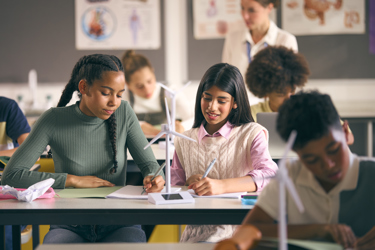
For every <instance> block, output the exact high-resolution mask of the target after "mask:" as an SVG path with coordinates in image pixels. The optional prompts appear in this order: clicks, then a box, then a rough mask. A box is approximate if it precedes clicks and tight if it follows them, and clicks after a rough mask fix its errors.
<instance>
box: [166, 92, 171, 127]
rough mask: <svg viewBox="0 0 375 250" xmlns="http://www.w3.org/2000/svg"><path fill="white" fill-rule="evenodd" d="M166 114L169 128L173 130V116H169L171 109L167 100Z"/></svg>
mask: <svg viewBox="0 0 375 250" xmlns="http://www.w3.org/2000/svg"><path fill="white" fill-rule="evenodd" d="M165 113H167V122H168V126H169V128H172V121H171V116H170V114H169V108H168V101H167V98H165Z"/></svg>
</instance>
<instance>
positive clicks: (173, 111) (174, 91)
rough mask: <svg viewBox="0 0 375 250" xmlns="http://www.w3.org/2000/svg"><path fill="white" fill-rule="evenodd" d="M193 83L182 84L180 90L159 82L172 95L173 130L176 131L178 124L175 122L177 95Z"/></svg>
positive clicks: (172, 137) (172, 136)
mask: <svg viewBox="0 0 375 250" xmlns="http://www.w3.org/2000/svg"><path fill="white" fill-rule="evenodd" d="M190 83H191V81H189V82H187V83H186V84H185V85H184V86H182V88H180V89H179V90H172V89H171V88H169V87H167V86H165V85H164V84H162V83H160V82H158V84H159V85H160V86H161V87H162V88H163V89H165V90H166V91H168V93H169V95H170V96H171V98H172V107H171V120H172V124H171V130H172V131H176V124H175V121H176V96H177V95H178V94H179V93H180V92H181V91H182V90H184V89H185V88H186V87H187V86H189V84H190ZM170 139H171V141H172V142H173V139H174V135H173V134H172V135H171V137H170Z"/></svg>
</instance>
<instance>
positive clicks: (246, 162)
mask: <svg viewBox="0 0 375 250" xmlns="http://www.w3.org/2000/svg"><path fill="white" fill-rule="evenodd" d="M198 131H199V128H194V129H191V130H188V131H186V132H185V133H184V134H185V135H186V136H188V137H191V138H193V139H195V140H196V141H197V142H198ZM261 131H264V132H265V133H266V137H267V140H268V131H267V130H266V129H265V128H264V127H262V126H261V125H259V124H258V123H255V122H251V123H248V124H245V125H242V126H239V127H234V128H233V129H232V131H231V133H230V135H229V138H228V139H226V138H225V137H223V136H219V137H204V138H203V139H202V141H201V143H195V142H192V141H189V140H186V139H182V138H179V137H176V138H175V148H176V153H177V156H178V159H179V161H180V163H181V166H182V168H183V169H184V171H185V176H186V179H188V178H189V177H190V176H192V175H194V174H203V173H204V172H205V170H206V168H207V166H208V164H209V163H210V162H211V161H212V160H213V159H214V158H216V159H217V160H216V163H215V165H214V167H213V168H212V169H211V171H210V173H209V174H208V177H209V178H213V179H227V178H236V177H242V176H246V175H247V174H248V173H249V172H250V171H251V170H253V167H252V160H251V154H250V148H251V145H252V143H253V140H254V138H255V137H256V135H257V134H258V133H259V132H261ZM235 228H236V227H235V226H232V225H222V226H220V225H188V226H187V227H186V229H185V231H184V233H183V235H182V238H181V241H185V242H199V241H209V242H217V241H219V240H222V239H225V238H229V237H231V236H232V234H233V232H234V230H235Z"/></svg>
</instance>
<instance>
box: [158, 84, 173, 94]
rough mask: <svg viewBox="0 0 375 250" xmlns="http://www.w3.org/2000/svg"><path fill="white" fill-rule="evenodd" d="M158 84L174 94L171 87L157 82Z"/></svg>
mask: <svg viewBox="0 0 375 250" xmlns="http://www.w3.org/2000/svg"><path fill="white" fill-rule="evenodd" d="M158 84H159V85H160V86H161V87H162V88H163V89H165V90H166V91H168V92H170V93H171V94H174V91H173V90H172V89H171V88H168V87H167V86H165V85H164V84H162V83H160V82H158Z"/></svg>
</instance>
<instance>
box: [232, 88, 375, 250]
mask: <svg viewBox="0 0 375 250" xmlns="http://www.w3.org/2000/svg"><path fill="white" fill-rule="evenodd" d="M293 130H295V131H297V138H296V140H295V143H294V146H293V150H294V151H295V152H296V153H297V154H298V158H299V159H297V160H295V161H292V162H289V163H288V164H287V167H288V169H289V176H290V178H291V180H292V181H293V182H294V185H295V187H296V190H297V192H298V194H299V196H300V198H301V200H302V203H303V205H304V207H305V211H304V213H302V214H301V213H300V212H299V211H298V209H297V207H296V205H295V203H294V200H293V198H292V197H291V196H288V195H287V198H286V204H287V205H286V207H287V219H288V224H289V225H288V237H290V238H294V239H317V240H330V241H335V242H337V243H339V244H341V245H342V246H343V247H345V248H353V247H354V248H355V249H374V248H375V228H374V226H375V217H374V210H375V199H374V195H373V194H374V192H375V185H374V181H373V176H375V159H374V158H362V157H358V156H356V155H354V154H352V153H351V152H350V149H349V147H348V145H347V141H348V136H349V135H348V131H347V130H345V129H343V128H342V126H341V124H340V118H339V115H338V113H337V111H336V109H335V107H334V105H333V103H332V100H331V98H330V97H329V96H328V95H324V94H320V93H318V92H316V91H313V92H300V93H298V94H296V95H294V96H292V97H291V98H290V99H289V100H287V101H286V102H285V103H284V104H283V105H282V106H281V107H280V110H279V116H278V119H277V131H278V133H279V134H280V136H281V137H282V138H283V139H284V140H285V141H287V139H288V137H289V135H290V133H291V131H293ZM276 200H278V183H277V180H272V181H271V182H270V183H269V184H268V185H267V187H266V188H265V189H264V190H263V191H262V193H261V194H260V196H259V197H258V201H257V203H256V205H255V207H254V208H253V209H252V210H251V212H250V213H249V214H248V215H247V217H246V218H245V220H244V222H243V223H244V224H252V225H254V226H256V227H257V228H259V229H260V231H261V232H262V235H263V237H277V224H276V223H275V221H277V218H278V203H277V202H275V201H276ZM236 238H237V237H236Z"/></svg>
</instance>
